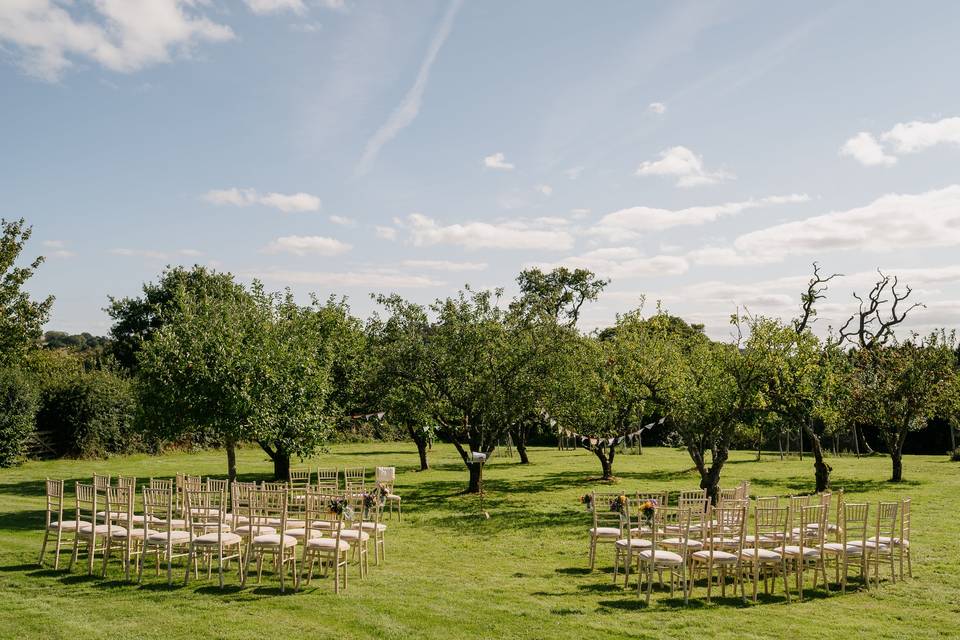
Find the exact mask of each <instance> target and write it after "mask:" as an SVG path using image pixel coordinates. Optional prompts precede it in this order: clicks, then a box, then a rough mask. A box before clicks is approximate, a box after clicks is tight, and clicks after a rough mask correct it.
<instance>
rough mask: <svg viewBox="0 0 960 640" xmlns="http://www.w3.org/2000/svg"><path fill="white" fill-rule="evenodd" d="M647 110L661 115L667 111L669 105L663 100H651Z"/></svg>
mask: <svg viewBox="0 0 960 640" xmlns="http://www.w3.org/2000/svg"><path fill="white" fill-rule="evenodd" d="M647 111H649V112H650V113H654V114H656V115H658V116H661V115H663V114H665V113H666V112H667V105H665V104H663V103H662V102H651V103H650V104H649V105H648V106H647Z"/></svg>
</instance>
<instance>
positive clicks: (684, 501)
mask: <svg viewBox="0 0 960 640" xmlns="http://www.w3.org/2000/svg"><path fill="white" fill-rule="evenodd" d="M677 508H678V509H690V510H691V511H694V512H699V513H707V511H709V509H710V498H708V497H706V496H703V497H702V498H700V497H697V498H694V497H690V498H685V497H683V496H682V495H681V496H680V499H679V500H677Z"/></svg>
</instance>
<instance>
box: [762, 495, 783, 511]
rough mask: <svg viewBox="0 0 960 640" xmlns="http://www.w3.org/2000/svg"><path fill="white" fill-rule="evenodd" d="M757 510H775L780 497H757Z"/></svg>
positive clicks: (778, 504)
mask: <svg viewBox="0 0 960 640" xmlns="http://www.w3.org/2000/svg"><path fill="white" fill-rule="evenodd" d="M756 506H757V509H776V508H777V507H779V506H780V496H757V498H756Z"/></svg>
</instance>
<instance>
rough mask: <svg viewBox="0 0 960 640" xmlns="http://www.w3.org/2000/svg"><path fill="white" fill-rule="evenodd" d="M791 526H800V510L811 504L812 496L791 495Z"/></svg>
mask: <svg viewBox="0 0 960 640" xmlns="http://www.w3.org/2000/svg"><path fill="white" fill-rule="evenodd" d="M788 499H789V501H790V527H791V528H793V527H795V526H797V527H799V526H800V510H801V509H803V508H804V507H806V506H807V505H809V504H810V496H790V497H789V498H788Z"/></svg>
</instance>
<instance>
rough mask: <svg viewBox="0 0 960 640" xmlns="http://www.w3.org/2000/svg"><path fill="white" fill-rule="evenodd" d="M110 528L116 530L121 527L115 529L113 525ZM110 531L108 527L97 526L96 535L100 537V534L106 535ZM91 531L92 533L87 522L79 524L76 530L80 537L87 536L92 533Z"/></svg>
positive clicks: (91, 528)
mask: <svg viewBox="0 0 960 640" xmlns="http://www.w3.org/2000/svg"><path fill="white" fill-rule="evenodd" d="M112 528H113V529H117V528H122V527H117V526H116V525H114V526H113V527H112ZM110 529H111V527H110V526H109V525H105V524H98V525H97V527H96V532H97V535H101V534H103V535H106V534H107V533H108V532H109V531H110ZM93 531H94V529H93V527H91V526H90V524H89V523H88V522H84V523H81V524H80V526H79V527H78V528H77V533H78V534H80V535H81V536H89V535H90V534H92V533H93Z"/></svg>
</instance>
